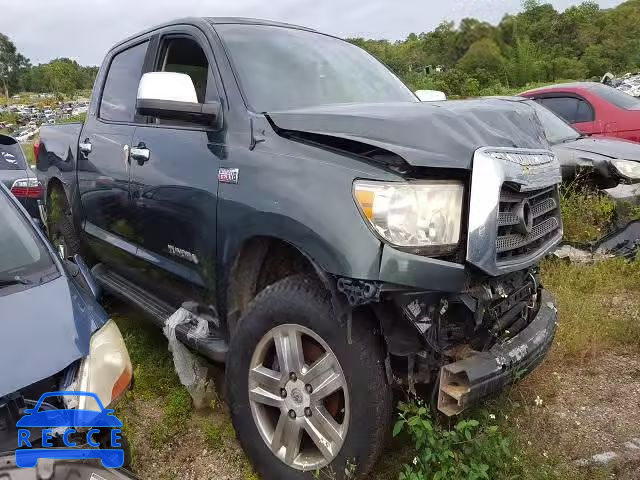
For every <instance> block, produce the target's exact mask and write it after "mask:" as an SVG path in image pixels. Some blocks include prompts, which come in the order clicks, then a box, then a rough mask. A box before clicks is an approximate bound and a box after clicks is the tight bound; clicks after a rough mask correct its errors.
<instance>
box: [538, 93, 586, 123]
mask: <svg viewBox="0 0 640 480" xmlns="http://www.w3.org/2000/svg"><path fill="white" fill-rule="evenodd" d="M536 101H537V102H538V103H541V104H542V105H544V106H545V107H547V108H548V109H549V110H551V111H552V112H554V113H555V114H556V115H558V116H559V117H562V118H564V119H565V121H567V122H568V123H576V117H577V113H578V99H577V98H573V97H550V98H539V99H537V100H536Z"/></svg>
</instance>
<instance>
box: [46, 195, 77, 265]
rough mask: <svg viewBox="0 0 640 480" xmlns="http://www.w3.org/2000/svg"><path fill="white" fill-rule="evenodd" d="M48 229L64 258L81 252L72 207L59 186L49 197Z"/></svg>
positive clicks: (52, 240) (52, 241)
mask: <svg viewBox="0 0 640 480" xmlns="http://www.w3.org/2000/svg"><path fill="white" fill-rule="evenodd" d="M47 231H48V233H49V239H50V240H51V243H52V244H53V246H54V247H55V248H56V250H57V251H58V254H59V255H60V256H61V257H62V258H69V257H72V256H74V255H75V254H77V253H80V238H79V237H78V234H77V232H76V230H75V228H74V226H73V219H72V217H71V209H70V208H69V204H68V203H67V199H66V196H65V194H64V192H62V191H60V189H59V188H54V189H53V190H52V191H51V193H50V194H49V197H48V199H47Z"/></svg>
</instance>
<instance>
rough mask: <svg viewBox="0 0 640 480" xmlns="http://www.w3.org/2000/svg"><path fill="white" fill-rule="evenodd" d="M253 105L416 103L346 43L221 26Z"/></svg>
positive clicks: (286, 31)
mask: <svg viewBox="0 0 640 480" xmlns="http://www.w3.org/2000/svg"><path fill="white" fill-rule="evenodd" d="M216 31H217V32H218V34H219V35H220V37H221V38H222V42H223V44H224V46H225V48H226V50H227V52H228V54H229V56H230V58H231V63H232V64H233V67H234V70H235V71H236V75H237V76H238V77H239V78H238V79H239V82H240V85H241V88H242V90H243V93H244V96H245V99H246V100H247V103H248V104H249V107H250V108H251V109H252V110H253V111H256V112H273V111H281V110H291V109H297V108H305V107H314V106H319V105H332V104H339V103H382V102H417V101H418V99H417V98H416V96H415V95H414V94H413V93H412V92H411V91H410V90H409V89H408V88H407V87H406V86H405V85H404V84H403V83H402V82H401V81H400V80H399V79H398V78H397V77H396V76H395V75H394V74H393V73H391V71H389V69H387V68H386V67H385V66H384V65H383V64H382V63H380V62H379V61H378V60H376V59H375V58H373V57H372V56H371V55H369V54H368V53H366V52H365V51H364V50H362V49H360V48H358V47H356V46H355V45H352V44H350V43H348V42H345V41H343V40H339V39H337V38H334V37H331V36H328V35H323V34H320V33H314V32H309V31H305V30H299V29H294V28H284V27H274V26H266V25H240V24H222V25H216Z"/></svg>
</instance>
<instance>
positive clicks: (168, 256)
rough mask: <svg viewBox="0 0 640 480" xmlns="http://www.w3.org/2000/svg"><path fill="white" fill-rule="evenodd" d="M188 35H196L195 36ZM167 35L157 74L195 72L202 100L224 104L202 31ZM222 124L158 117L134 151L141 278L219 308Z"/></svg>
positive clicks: (166, 294) (163, 293) (168, 296)
mask: <svg viewBox="0 0 640 480" xmlns="http://www.w3.org/2000/svg"><path fill="white" fill-rule="evenodd" d="M186 32H190V34H187V33H186ZM186 32H185V29H184V27H182V28H181V30H180V33H179V34H177V33H171V31H169V32H165V33H164V34H163V35H161V37H160V42H159V48H158V54H157V59H156V70H157V71H170V72H179V73H186V74H188V75H189V76H190V77H191V79H192V81H193V83H194V86H195V88H196V93H197V95H198V101H199V102H200V103H204V102H206V101H207V100H215V101H220V98H219V95H218V89H217V88H216V82H215V79H214V77H213V75H212V73H211V68H210V67H211V65H212V64H213V59H212V58H211V57H208V54H206V53H205V52H209V51H210V48H206V47H204V46H205V45H206V43H204V42H206V38H205V37H204V36H203V35H202V34H201V33H199V32H198V31H197V30H196V29H193V30H192V31H190V30H187V31H186ZM223 143H224V142H223V140H222V129H214V128H211V127H207V126H203V125H198V124H190V123H187V122H177V121H167V120H162V119H150V122H149V123H148V124H146V125H144V126H138V127H137V128H136V130H135V133H134V136H133V140H132V144H131V145H132V150H131V182H130V191H131V201H132V208H133V211H134V212H135V213H134V215H135V217H136V234H137V235H138V236H139V238H140V239H141V242H140V244H139V250H138V257H139V258H141V259H143V260H145V262H144V265H143V266H142V267H141V268H140V270H139V271H138V272H137V274H136V280H137V281H138V282H139V283H140V284H141V285H142V286H143V287H144V288H145V289H147V290H149V291H151V292H153V293H155V294H156V295H158V296H159V297H160V298H162V299H164V300H165V301H168V302H169V303H171V304H172V305H175V306H179V305H180V304H182V302H184V301H187V300H193V301H196V302H198V303H202V304H206V305H213V306H215V304H216V302H215V281H216V278H215V271H216V208H217V192H218V168H219V166H220V158H221V156H222V155H223V153H224V149H223V147H222V145H223Z"/></svg>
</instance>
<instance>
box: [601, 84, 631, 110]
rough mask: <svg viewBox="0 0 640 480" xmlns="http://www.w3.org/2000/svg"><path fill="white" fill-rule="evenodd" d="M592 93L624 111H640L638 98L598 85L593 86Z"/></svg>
mask: <svg viewBox="0 0 640 480" xmlns="http://www.w3.org/2000/svg"><path fill="white" fill-rule="evenodd" d="M593 93H595V94H596V95H598V96H599V97H602V98H604V99H605V100H606V101H607V102H609V103H613V104H614V105H615V106H616V107H618V108H622V109H624V110H640V98H636V97H632V96H631V95H629V94H628V93H625V92H622V91H620V90H618V89H616V88H613V87H610V86H608V85H603V84H602V83H598V84H596V85H594V86H593Z"/></svg>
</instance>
